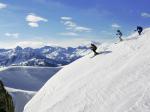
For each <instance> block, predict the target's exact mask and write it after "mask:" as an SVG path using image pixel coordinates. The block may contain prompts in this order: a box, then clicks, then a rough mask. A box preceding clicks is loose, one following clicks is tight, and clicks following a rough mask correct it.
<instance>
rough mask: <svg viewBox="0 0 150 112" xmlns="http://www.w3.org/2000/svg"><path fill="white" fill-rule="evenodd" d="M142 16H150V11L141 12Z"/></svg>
mask: <svg viewBox="0 0 150 112" xmlns="http://www.w3.org/2000/svg"><path fill="white" fill-rule="evenodd" d="M141 16H142V17H145V18H150V13H146V12H143V13H141Z"/></svg>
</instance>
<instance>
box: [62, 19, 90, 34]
mask: <svg viewBox="0 0 150 112" xmlns="http://www.w3.org/2000/svg"><path fill="white" fill-rule="evenodd" d="M61 23H63V24H64V25H65V27H66V30H70V31H71V32H76V33H79V32H91V31H92V29H91V28H88V27H84V26H81V25H78V24H77V23H75V22H74V21H73V20H72V18H71V17H63V18H62V17H61Z"/></svg>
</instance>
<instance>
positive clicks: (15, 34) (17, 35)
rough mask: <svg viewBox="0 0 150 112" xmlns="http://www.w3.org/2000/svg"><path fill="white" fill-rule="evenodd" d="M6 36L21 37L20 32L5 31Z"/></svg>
mask: <svg viewBox="0 0 150 112" xmlns="http://www.w3.org/2000/svg"><path fill="white" fill-rule="evenodd" d="M5 36H7V37H11V38H15V39H17V38H18V37H19V33H5Z"/></svg>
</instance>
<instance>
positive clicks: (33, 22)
mask: <svg viewBox="0 0 150 112" xmlns="http://www.w3.org/2000/svg"><path fill="white" fill-rule="evenodd" d="M26 21H27V22H28V25H29V26H31V27H39V22H47V21H48V20H47V19H45V18H43V17H40V16H37V15H35V14H33V13H30V14H28V15H27V17H26Z"/></svg>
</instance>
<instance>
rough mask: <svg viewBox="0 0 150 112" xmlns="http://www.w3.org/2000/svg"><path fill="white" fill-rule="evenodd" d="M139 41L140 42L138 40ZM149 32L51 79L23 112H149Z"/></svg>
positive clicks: (66, 68)
mask: <svg viewBox="0 0 150 112" xmlns="http://www.w3.org/2000/svg"><path fill="white" fill-rule="evenodd" d="M137 37H139V38H137ZM149 43H150V28H149V29H146V30H145V31H144V34H143V35H142V36H137V34H135V35H134V37H132V39H126V40H125V41H124V42H120V43H118V44H112V45H111V46H109V49H107V51H104V52H102V53H101V54H100V55H98V56H96V57H93V58H91V57H92V55H93V54H90V55H88V56H85V57H83V58H81V59H79V60H77V61H75V62H73V63H71V64H70V65H68V66H66V67H64V68H63V69H62V70H60V71H59V72H58V73H57V74H56V75H55V76H53V77H52V78H51V79H50V80H49V81H48V82H47V83H46V84H45V85H44V86H43V87H42V89H41V90H40V91H39V92H38V93H37V94H36V95H35V96H34V97H33V98H32V99H31V100H30V101H29V103H28V104H27V105H26V106H25V108H24V112H150V44H149Z"/></svg>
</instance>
